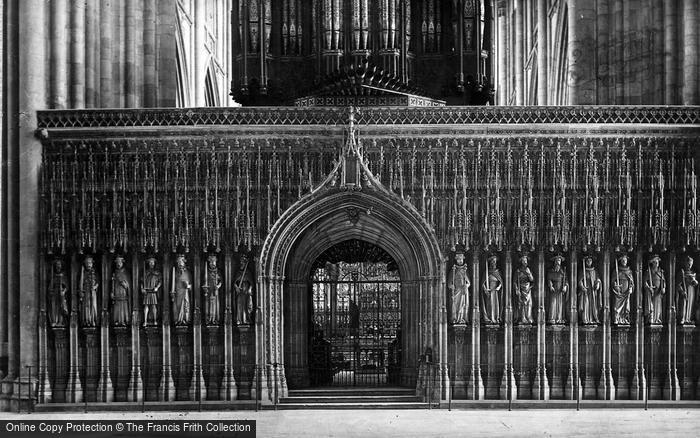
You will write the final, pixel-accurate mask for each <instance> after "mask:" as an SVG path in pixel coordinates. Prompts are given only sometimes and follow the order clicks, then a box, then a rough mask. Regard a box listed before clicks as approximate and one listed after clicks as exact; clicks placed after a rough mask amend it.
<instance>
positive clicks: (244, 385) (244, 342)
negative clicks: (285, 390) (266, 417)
mask: <svg viewBox="0 0 700 438" xmlns="http://www.w3.org/2000/svg"><path fill="white" fill-rule="evenodd" d="M254 333H255V332H254V330H253V327H252V326H250V325H239V326H238V327H236V334H237V336H236V337H237V339H236V340H237V342H236V343H235V345H238V349H237V351H236V353H237V354H236V361H235V367H234V369H235V372H236V374H237V375H238V376H237V377H238V378H237V380H238V398H239V399H246V400H252V399H254V398H255V397H256V388H255V352H254V348H255V340H254V336H253V335H254ZM263 366H265V367H267V364H263ZM265 374H266V375H268V376H269V378H272V375H270V374H269V373H265ZM262 377H263V376H260V380H261V382H262V381H263V380H264V379H263V378H262ZM264 389H265V388H261V390H264Z"/></svg>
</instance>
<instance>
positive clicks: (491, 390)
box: [482, 324, 507, 400]
mask: <svg viewBox="0 0 700 438" xmlns="http://www.w3.org/2000/svg"><path fill="white" fill-rule="evenodd" d="M484 333H485V339H486V342H482V345H484V346H485V348H483V347H482V352H483V353H485V354H482V362H483V363H484V364H485V365H486V373H485V374H486V376H485V377H486V379H485V382H484V383H485V384H484V389H485V396H486V398H487V399H490V400H495V399H499V398H504V397H506V396H507V395H506V394H500V390H501V383H502V382H503V372H504V369H505V364H504V360H503V359H504V354H503V345H502V344H501V342H499V341H500V340H502V339H503V330H502V329H501V327H500V326H499V325H497V324H495V325H491V324H487V325H485V326H484Z"/></svg>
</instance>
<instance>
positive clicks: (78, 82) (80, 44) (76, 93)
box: [70, 1, 85, 108]
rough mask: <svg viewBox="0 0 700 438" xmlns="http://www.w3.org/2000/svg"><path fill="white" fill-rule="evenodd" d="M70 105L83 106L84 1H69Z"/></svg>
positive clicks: (74, 106)
mask: <svg viewBox="0 0 700 438" xmlns="http://www.w3.org/2000/svg"><path fill="white" fill-rule="evenodd" d="M70 12H71V14H70V20H71V56H70V67H71V72H70V77H71V81H70V105H71V108H84V107H85V2H84V1H72V2H71V11H70Z"/></svg>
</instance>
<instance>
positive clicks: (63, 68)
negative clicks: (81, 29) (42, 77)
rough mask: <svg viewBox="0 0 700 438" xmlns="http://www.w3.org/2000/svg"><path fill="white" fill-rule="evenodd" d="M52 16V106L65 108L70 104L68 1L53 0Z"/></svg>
mask: <svg viewBox="0 0 700 438" xmlns="http://www.w3.org/2000/svg"><path fill="white" fill-rule="evenodd" d="M51 18H52V22H51V107H52V108H55V109H65V108H66V107H67V105H68V34H67V29H68V3H67V2H66V0H52V2H51ZM30 27H34V25H30Z"/></svg>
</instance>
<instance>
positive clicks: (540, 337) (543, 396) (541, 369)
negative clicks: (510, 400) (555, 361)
mask: <svg viewBox="0 0 700 438" xmlns="http://www.w3.org/2000/svg"><path fill="white" fill-rule="evenodd" d="M544 263H545V262H544V251H542V250H539V251H538V252H537V278H536V279H535V280H536V281H537V290H536V291H533V301H534V298H535V296H536V297H537V300H536V301H534V303H533V305H534V304H537V309H536V310H537V320H536V321H535V323H536V324H537V368H536V370H535V381H534V383H533V385H532V398H533V399H535V400H549V382H548V381H547V339H546V336H545V333H546V330H545V321H546V313H545V301H544V290H545V266H544Z"/></svg>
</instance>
